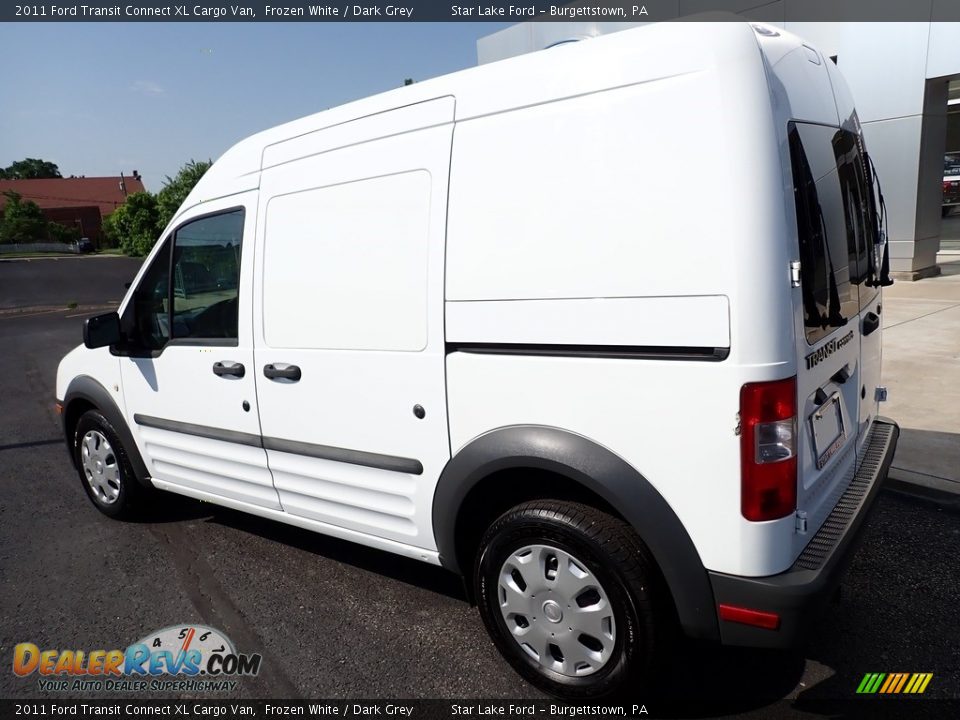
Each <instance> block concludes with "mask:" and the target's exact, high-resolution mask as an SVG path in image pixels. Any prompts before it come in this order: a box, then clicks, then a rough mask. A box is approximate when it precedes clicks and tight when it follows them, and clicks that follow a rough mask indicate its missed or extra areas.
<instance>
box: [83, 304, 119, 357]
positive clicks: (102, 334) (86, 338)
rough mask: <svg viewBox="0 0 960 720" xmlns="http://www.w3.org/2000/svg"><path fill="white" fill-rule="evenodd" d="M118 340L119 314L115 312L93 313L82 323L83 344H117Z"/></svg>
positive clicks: (91, 345)
mask: <svg viewBox="0 0 960 720" xmlns="http://www.w3.org/2000/svg"><path fill="white" fill-rule="evenodd" d="M119 342H120V316H119V315H117V313H115V312H109V313H104V314H103V315H94V316H93V317H92V318H87V321H86V322H85V323H84V324H83V344H84V345H86V346H87V347H88V348H91V349H93V348H101V347H107V346H108V345H117V344H118V343H119Z"/></svg>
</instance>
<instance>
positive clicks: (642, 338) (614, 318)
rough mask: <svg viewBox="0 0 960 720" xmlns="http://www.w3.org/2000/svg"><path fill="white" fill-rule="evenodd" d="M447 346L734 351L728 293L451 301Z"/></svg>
mask: <svg viewBox="0 0 960 720" xmlns="http://www.w3.org/2000/svg"><path fill="white" fill-rule="evenodd" d="M447 342H450V343H458V342H464V343H471V342H473V343H510V344H531V343H540V344H551V345H620V346H642V347H661V348H674V349H682V348H702V349H711V350H714V349H715V350H717V351H718V353H720V351H723V352H722V353H720V354H725V353H726V351H727V349H728V348H729V347H730V307H729V304H728V303H727V298H726V297H725V296H723V295H707V296H697V297H644V298H585V299H572V300H483V301H477V302H451V303H447Z"/></svg>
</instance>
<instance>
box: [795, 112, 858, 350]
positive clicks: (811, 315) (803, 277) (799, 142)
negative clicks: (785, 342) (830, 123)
mask: <svg viewBox="0 0 960 720" xmlns="http://www.w3.org/2000/svg"><path fill="white" fill-rule="evenodd" d="M789 139H790V158H791V162H792V166H793V187H794V200H795V202H796V208H797V233H798V237H799V242H800V283H801V289H802V291H803V317H804V325H805V331H806V337H807V342H809V343H811V344H812V343H815V342H817V341H818V340H820V339H821V338H823V337H825V336H827V335H829V334H831V333H832V332H833V331H834V330H835V329H837V328H840V327H843V326H844V325H846V324H847V323H848V322H850V321H851V320H852V319H853V318H855V317H856V316H857V314H858V312H859V310H860V308H861V307H863V306H865V305H866V304H867V303H869V302H871V301H872V300H873V298H874V297H875V296H876V293H877V291H876V289H875V288H873V287H870V286H868V285H867V284H866V281H867V280H868V278H869V277H870V276H871V268H870V262H871V257H870V256H869V253H870V252H871V251H872V248H873V241H874V238H873V230H872V223H871V217H872V210H871V207H872V206H871V203H872V193H871V191H870V184H869V174H868V169H867V167H866V165H865V163H864V160H863V150H862V147H861V146H860V142H859V139H858V138H857V136H856V135H854V134H853V133H850V132H847V131H844V130H839V129H838V128H832V127H827V126H824V125H810V124H806V123H791V125H790V130H789Z"/></svg>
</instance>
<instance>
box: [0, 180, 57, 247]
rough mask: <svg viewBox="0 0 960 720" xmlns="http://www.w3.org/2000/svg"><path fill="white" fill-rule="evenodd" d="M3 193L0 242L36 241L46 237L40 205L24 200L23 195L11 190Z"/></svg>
mask: <svg viewBox="0 0 960 720" xmlns="http://www.w3.org/2000/svg"><path fill="white" fill-rule="evenodd" d="M3 194H4V195H6V197H7V204H6V207H4V209H3V219H2V220H0V242H5V243H25V242H37V241H39V240H43V239H44V238H46V237H47V220H46V218H45V217H43V213H42V212H41V211H40V206H39V205H37V204H36V203H35V202H33V201H32V200H26V201H24V200H23V196H22V195H20V193H17V192H14V191H13V190H7V191H6V192H5V193H3Z"/></svg>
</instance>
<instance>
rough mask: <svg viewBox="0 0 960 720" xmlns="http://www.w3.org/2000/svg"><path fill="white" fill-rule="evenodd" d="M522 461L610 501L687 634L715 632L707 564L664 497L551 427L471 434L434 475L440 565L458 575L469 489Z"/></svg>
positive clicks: (597, 448)
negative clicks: (645, 550)
mask: <svg viewBox="0 0 960 720" xmlns="http://www.w3.org/2000/svg"><path fill="white" fill-rule="evenodd" d="M522 468H535V469H538V470H545V471H550V472H554V473H557V474H558V475H562V476H565V477H566V478H568V479H570V480H573V481H574V482H577V483H579V484H581V485H583V486H584V487H585V488H587V489H589V490H591V491H593V492H594V493H596V494H597V495H599V496H600V497H601V498H603V499H604V500H605V501H606V502H607V503H609V504H610V505H611V506H612V507H615V508H617V510H618V511H619V512H620V513H621V514H622V515H623V517H624V518H625V519H626V520H627V522H629V523H630V525H631V526H633V528H634V529H636V531H637V533H638V534H639V535H640V537H641V538H642V539H643V541H644V542H645V543H646V545H647V547H649V548H650V551H651V553H652V554H653V556H654V558H655V559H656V561H657V563H658V564H659V566H660V569H661V571H662V572H663V576H664V578H665V579H666V582H667V585H668V587H669V589H670V593H671V595H672V596H673V600H674V603H675V604H676V608H677V614H678V616H679V619H680V622H681V624H682V625H683V628H684V630H685V631H686V633H687V634H688V635H690V636H691V637H696V638H701V639H712V640H716V639H719V637H720V635H719V628H718V623H717V616H716V610H715V608H714V599H713V590H712V588H711V586H710V580H709V577H708V575H707V571H706V569H705V568H704V566H703V562H702V561H701V559H700V555H699V553H698V552H697V550H696V548H695V547H694V545H693V541H692V540H691V539H690V536H689V535H688V534H687V531H686V530H685V529H684V527H683V524H682V523H681V522H680V519H679V518H678V517H677V516H676V514H674V512H673V510H672V509H671V508H670V506H669V505H668V504H667V502H666V500H664V499H663V496H662V495H660V493H659V492H657V490H656V489H655V488H654V487H653V486H652V485H651V484H650V483H649V482H648V481H647V480H646V479H645V478H644V477H643V476H642V475H641V474H640V473H639V472H637V470H636V469H634V468H633V467H632V466H630V465H629V464H628V463H627V462H626V461H625V460H623V459H622V458H620V457H619V456H618V455H616V454H614V453H613V452H611V451H610V450H608V449H606V448H604V447H602V446H601V445H599V444H597V443H595V442H593V441H592V440H590V439H588V438H586V437H583V436H582V435H577V434H575V433H571V432H568V431H565V430H560V429H558V428H553V427H546V426H540V425H515V426H510V427H503V428H498V429H496V430H492V431H490V432H488V433H486V434H484V435H481V436H479V437H477V438H475V439H474V440H472V441H471V442H470V443H468V444H467V445H466V446H465V447H463V448H461V450H460V451H459V452H458V453H457V454H456V455H455V456H454V457H453V458H452V459H451V460H450V462H449V463H447V466H446V467H445V468H444V470H443V473H442V474H441V476H440V479H439V480H438V482H437V488H436V492H435V493H434V499H433V510H432V516H433V529H434V534H435V537H436V542H437V549H438V550H439V552H440V562H441V564H442V565H443V566H444V567H445V568H447V569H449V570H451V571H453V572H455V573H458V574H463V569H462V568H460V567H459V561H458V558H457V548H456V522H457V517H458V515H459V510H460V507H461V504H462V503H463V500H464V498H466V497H467V494H468V493H469V492H470V490H472V489H473V488H474V487H475V486H476V485H477V484H478V483H479V482H480V481H482V480H483V479H484V478H486V477H487V476H489V475H491V474H492V473H495V472H497V471H501V470H509V469H522ZM467 572H469V569H467Z"/></svg>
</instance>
